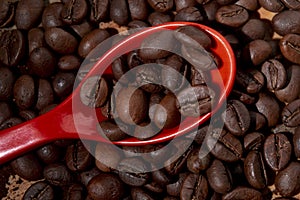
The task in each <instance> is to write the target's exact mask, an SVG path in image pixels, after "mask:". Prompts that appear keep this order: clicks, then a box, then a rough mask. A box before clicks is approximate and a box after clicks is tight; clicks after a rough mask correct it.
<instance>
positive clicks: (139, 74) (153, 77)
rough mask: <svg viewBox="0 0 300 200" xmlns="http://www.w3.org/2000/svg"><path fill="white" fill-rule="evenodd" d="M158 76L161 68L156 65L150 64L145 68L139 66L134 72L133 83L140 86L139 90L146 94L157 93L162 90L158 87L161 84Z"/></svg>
mask: <svg viewBox="0 0 300 200" xmlns="http://www.w3.org/2000/svg"><path fill="white" fill-rule="evenodd" d="M160 75H161V66H159V65H157V64H153V63H152V64H148V65H147V66H140V67H139V68H137V70H136V74H135V83H136V84H137V85H138V86H141V88H142V89H143V90H145V91H146V92H149V93H158V92H160V91H161V90H162V89H163V87H162V86H161V85H160V84H161V83H162V80H161V76H160ZM129 76H131V75H129ZM127 79H129V78H127Z"/></svg>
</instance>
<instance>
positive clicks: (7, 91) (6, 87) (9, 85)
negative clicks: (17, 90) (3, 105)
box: [0, 67, 15, 121]
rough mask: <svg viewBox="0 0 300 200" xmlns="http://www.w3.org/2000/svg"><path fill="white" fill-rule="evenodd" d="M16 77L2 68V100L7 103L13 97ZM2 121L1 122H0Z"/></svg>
mask: <svg viewBox="0 0 300 200" xmlns="http://www.w3.org/2000/svg"><path fill="white" fill-rule="evenodd" d="M14 80H15V76H14V75H13V73H12V71H11V70H9V69H8V68H6V67H0V85H1V86H0V100H1V101H7V100H9V99H10V97H11V96H12V95H13V92H12V91H13V86H14ZM0 121H1V120H0Z"/></svg>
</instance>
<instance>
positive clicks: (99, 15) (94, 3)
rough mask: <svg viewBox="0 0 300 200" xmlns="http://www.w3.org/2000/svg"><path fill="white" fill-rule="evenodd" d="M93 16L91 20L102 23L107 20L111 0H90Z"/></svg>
mask: <svg viewBox="0 0 300 200" xmlns="http://www.w3.org/2000/svg"><path fill="white" fill-rule="evenodd" d="M90 6H91V14H90V20H91V21H92V22H95V23H100V22H101V21H103V20H105V19H106V18H107V15H108V11H109V0H104V1H103V0H90Z"/></svg>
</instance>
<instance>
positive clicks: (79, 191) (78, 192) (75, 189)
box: [63, 183, 85, 200]
mask: <svg viewBox="0 0 300 200" xmlns="http://www.w3.org/2000/svg"><path fill="white" fill-rule="evenodd" d="M63 198H64V199H70V200H84V199H85V189H84V187H83V186H82V185H80V184H77V183H74V184H72V185H70V186H69V187H68V188H67V189H65V190H64V193H63Z"/></svg>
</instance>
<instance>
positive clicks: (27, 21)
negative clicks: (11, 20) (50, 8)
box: [15, 0, 45, 30]
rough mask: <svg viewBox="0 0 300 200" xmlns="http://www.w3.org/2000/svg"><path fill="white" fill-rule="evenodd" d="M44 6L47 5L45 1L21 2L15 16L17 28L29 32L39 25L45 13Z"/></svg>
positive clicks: (25, 0) (24, 0)
mask: <svg viewBox="0 0 300 200" xmlns="http://www.w3.org/2000/svg"><path fill="white" fill-rule="evenodd" d="M44 6H45V5H44V1H43V0H22V1H19V3H18V6H17V9H16V16H15V23H16V26H17V28H18V29H25V30H29V29H31V28H33V27H34V26H36V25H38V23H39V22H40V19H41V16H42V13H43V9H44Z"/></svg>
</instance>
